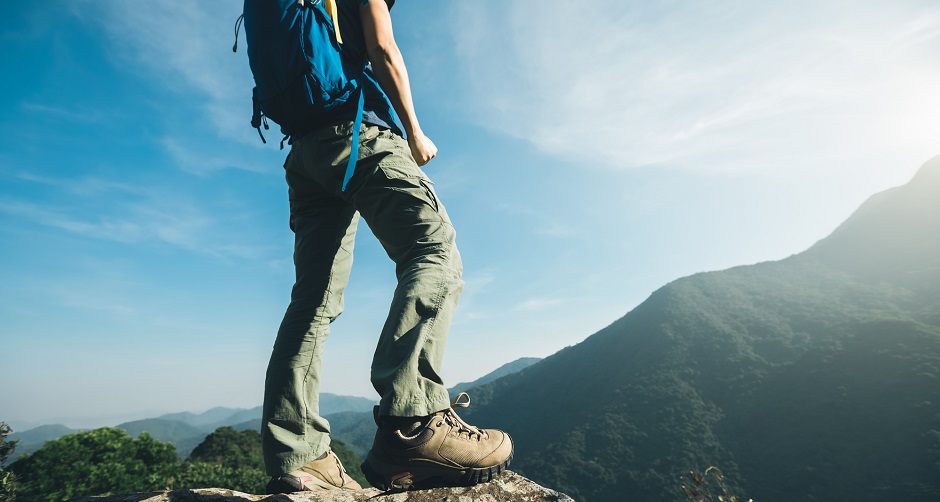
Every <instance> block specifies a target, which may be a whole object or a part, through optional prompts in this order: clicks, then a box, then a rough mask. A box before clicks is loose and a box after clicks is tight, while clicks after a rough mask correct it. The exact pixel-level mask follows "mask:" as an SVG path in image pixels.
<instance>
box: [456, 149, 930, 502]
mask: <svg viewBox="0 0 940 502" xmlns="http://www.w3.org/2000/svg"><path fill="white" fill-rule="evenodd" d="M466 414H467V417H468V420H469V421H470V422H471V423H474V424H479V425H481V426H486V427H499V428H504V429H506V430H507V431H509V432H510V433H511V434H512V435H513V437H514V439H515V440H516V445H517V448H516V460H515V461H514V463H513V468H516V469H518V470H519V471H521V472H522V473H523V474H524V475H526V476H529V477H531V478H533V479H534V480H536V481H538V482H540V483H543V484H546V485H548V486H552V487H554V488H557V489H559V490H562V491H564V492H566V493H569V494H571V495H572V496H573V497H575V498H576V499H577V500H580V501H588V502H596V501H615V500H624V499H630V500H676V499H681V498H682V494H681V491H680V485H681V481H680V478H681V477H682V476H683V475H685V474H686V473H688V471H690V470H696V471H699V472H701V471H703V470H704V469H706V468H707V467H709V466H712V465H714V466H718V467H719V468H720V469H721V470H722V471H723V472H724V474H725V477H726V481H727V482H728V484H729V488H730V490H731V491H733V492H735V493H736V494H737V495H738V496H739V497H740V496H744V497H745V498H743V500H747V497H753V498H754V499H755V500H757V501H758V502H788V501H793V500H852V501H883V500H905V501H909V502H912V501H923V502H927V501H936V500H940V158H937V159H934V160H933V161H931V162H930V163H928V164H927V165H925V166H924V167H923V168H922V169H921V171H920V172H919V173H918V175H917V176H916V177H915V178H914V180H912V181H911V182H910V183H909V184H907V185H905V186H904V187H899V188H896V189H893V190H889V191H887V192H884V193H881V194H878V195H876V196H874V197H872V198H871V199H870V200H869V201H868V202H866V203H865V204H864V205H863V206H862V207H861V208H860V209H859V210H858V211H857V212H856V213H855V214H854V215H853V216H852V217H851V218H850V219H849V220H848V221H846V222H845V224H843V225H842V226H841V227H840V228H839V229H837V230H836V231H835V232H834V233H833V234H832V235H831V236H830V237H828V238H827V239H824V240H823V241H821V242H819V243H818V244H817V245H816V246H814V247H813V248H811V249H810V250H808V251H807V252H805V253H802V254H800V255H796V256H792V257H790V258H787V259H785V260H781V261H778V262H768V263H761V264H758V265H752V266H744V267H737V268H734V269H730V270H725V271H721V272H711V273H703V274H697V275H694V276H691V277H687V278H684V279H680V280H677V281H675V282H673V283H671V284H668V285H666V286H664V287H663V288H661V289H660V290H658V291H656V292H655V293H653V294H652V295H651V296H650V298H649V299H648V300H647V301H645V302H644V303H643V304H641V305H640V306H638V307H637V308H636V309H634V310H633V311H631V312H630V313H628V314H627V315H626V316H624V317H623V318H621V319H620V320H618V321H616V322H615V323H613V324H611V325H610V326H608V327H607V328H605V329H603V330H601V331H600V332H598V333H596V334H595V335H593V336H591V337H589V338H588V339H587V340H585V341H584V342H582V343H580V344H578V345H576V346H574V347H569V348H567V349H565V350H562V351H561V352H559V353H557V354H555V355H553V356H551V357H549V358H547V359H545V360H543V361H542V362H540V363H538V364H536V365H534V366H532V367H530V368H528V369H527V370H526V371H525V372H524V373H520V374H519V375H515V376H511V377H507V378H504V379H501V380H499V381H497V382H494V383H493V384H490V385H488V386H484V387H482V388H480V389H477V391H476V392H475V394H474V404H473V406H472V407H471V408H470V410H469V411H468V412H467V413H466Z"/></svg>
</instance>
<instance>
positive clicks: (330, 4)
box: [326, 0, 343, 45]
mask: <svg viewBox="0 0 940 502" xmlns="http://www.w3.org/2000/svg"><path fill="white" fill-rule="evenodd" d="M326 13H327V14H329V15H330V18H332V19H333V31H335V32H336V41H337V42H339V43H340V44H341V45H342V43H343V36H342V35H340V34H339V13H338V12H337V10H336V0H326Z"/></svg>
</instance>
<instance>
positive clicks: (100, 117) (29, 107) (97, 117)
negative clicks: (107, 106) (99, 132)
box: [20, 101, 111, 124]
mask: <svg viewBox="0 0 940 502" xmlns="http://www.w3.org/2000/svg"><path fill="white" fill-rule="evenodd" d="M20 108H22V110H23V111H25V112H27V113H36V114H41V115H46V116H51V117H55V118H57V119H59V120H65V121H68V122H75V123H79V124H103V123H105V122H107V121H108V120H109V119H110V118H111V117H110V116H109V115H108V114H107V113H105V112H102V111H101V110H89V109H75V108H62V107H57V106H50V105H47V104H43V103H36V102H31V101H24V102H22V103H20Z"/></svg>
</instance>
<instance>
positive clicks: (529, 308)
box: [515, 298, 564, 312]
mask: <svg viewBox="0 0 940 502" xmlns="http://www.w3.org/2000/svg"><path fill="white" fill-rule="evenodd" d="M562 303H564V302H563V301H562V300H561V299H558V298H529V299H526V300H524V301H522V302H520V303H518V304H517V305H516V307H515V310H517V311H523V312H539V311H543V310H548V309H552V308H555V307H557V306H559V305H561V304H562Z"/></svg>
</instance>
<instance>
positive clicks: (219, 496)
mask: <svg viewBox="0 0 940 502" xmlns="http://www.w3.org/2000/svg"><path fill="white" fill-rule="evenodd" d="M366 500H369V501H375V502H405V501H408V502H431V501H434V502H439V501H452V502H497V501H513V502H515V501H519V502H573V499H572V498H571V497H569V496H567V495H565V494H563V493H559V492H556V491H555V490H551V489H548V488H545V487H543V486H541V485H538V484H536V483H534V482H533V481H531V480H529V479H526V478H524V477H522V476H520V475H519V474H516V473H514V472H512V471H506V472H504V473H503V474H501V475H500V476H499V477H497V478H496V479H494V480H493V481H490V482H489V483H481V484H479V485H476V486H469V487H448V488H432V489H430V490H416V491H411V492H406V493H388V494H384V493H383V492H381V491H379V490H378V489H376V488H369V489H366V490H359V491H345V490H336V491H325V492H301V493H291V494H287V495H250V494H247V493H241V492H236V491H232V490H225V489H220V488H204V489H198V490H173V491H167V492H149V493H134V494H128V495H112V496H107V497H77V498H74V499H72V500H71V501H70V502H261V501H264V502H291V501H293V502H362V501H366Z"/></svg>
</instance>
